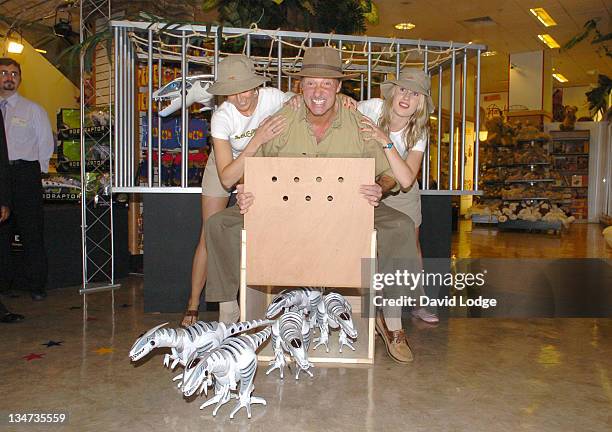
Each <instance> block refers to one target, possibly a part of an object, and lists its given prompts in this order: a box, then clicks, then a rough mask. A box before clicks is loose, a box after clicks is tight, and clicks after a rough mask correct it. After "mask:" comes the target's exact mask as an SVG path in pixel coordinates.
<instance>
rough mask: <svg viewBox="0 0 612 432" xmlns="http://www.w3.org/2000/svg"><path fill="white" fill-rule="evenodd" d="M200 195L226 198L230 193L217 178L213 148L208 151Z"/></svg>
mask: <svg viewBox="0 0 612 432" xmlns="http://www.w3.org/2000/svg"><path fill="white" fill-rule="evenodd" d="M202 195H206V196H209V197H219V198H227V197H228V196H229V195H230V193H229V192H228V191H227V190H225V188H224V187H223V185H222V184H221V180H219V174H218V173H217V164H216V162H215V152H214V151H213V150H211V151H210V155H209V156H208V162H206V167H205V168H204V175H203V176H202Z"/></svg>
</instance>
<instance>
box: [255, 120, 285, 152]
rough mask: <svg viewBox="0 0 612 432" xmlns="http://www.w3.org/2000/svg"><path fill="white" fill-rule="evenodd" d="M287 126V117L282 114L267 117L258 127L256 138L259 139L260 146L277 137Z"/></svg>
mask: <svg viewBox="0 0 612 432" xmlns="http://www.w3.org/2000/svg"><path fill="white" fill-rule="evenodd" d="M286 128H287V119H286V118H285V116H283V115H281V114H275V115H273V116H269V117H266V118H265V119H263V121H262V122H261V123H260V124H259V126H258V127H257V132H255V136H254V137H253V139H254V140H257V141H256V142H257V144H258V147H259V146H260V145H262V144H265V143H267V142H268V141H270V140H271V139H274V138H276V137H277V136H279V135H280V134H281V133H283V132H284V131H285V129H286Z"/></svg>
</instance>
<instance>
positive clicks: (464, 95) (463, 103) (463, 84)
mask: <svg viewBox="0 0 612 432" xmlns="http://www.w3.org/2000/svg"><path fill="white" fill-rule="evenodd" d="M461 69H462V76H461V87H462V89H461V147H460V149H459V157H460V158H461V184H460V186H461V190H465V111H466V105H467V101H466V98H467V50H465V49H464V50H463V65H462V66H461Z"/></svg>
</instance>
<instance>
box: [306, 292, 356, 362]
mask: <svg viewBox="0 0 612 432" xmlns="http://www.w3.org/2000/svg"><path fill="white" fill-rule="evenodd" d="M352 315H353V312H352V308H351V305H350V303H349V302H348V301H347V300H346V299H345V298H344V297H343V296H342V295H340V294H338V293H329V294H327V295H326V296H324V298H323V301H322V302H320V303H319V307H318V309H317V323H318V325H319V330H320V332H321V335H320V337H318V338H316V339H314V340H313V342H317V341H318V343H317V344H316V345H315V346H314V348H313V349H315V350H316V349H317V347H319V345H325V351H326V352H329V346H328V342H329V329H330V328H332V329H338V328H339V329H340V335H339V337H338V344H339V345H340V348H339V350H338V351H340V352H342V346H343V345H346V346H348V347H349V348H350V349H352V350H353V351H355V347H353V344H352V342H351V341H350V340H349V338H351V339H356V338H357V329H356V328H355V325H354V323H353V316H352Z"/></svg>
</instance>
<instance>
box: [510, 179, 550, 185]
mask: <svg viewBox="0 0 612 432" xmlns="http://www.w3.org/2000/svg"><path fill="white" fill-rule="evenodd" d="M554 181H555V179H530V180H506V181H505V183H506V184H512V183H551V182H554Z"/></svg>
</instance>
